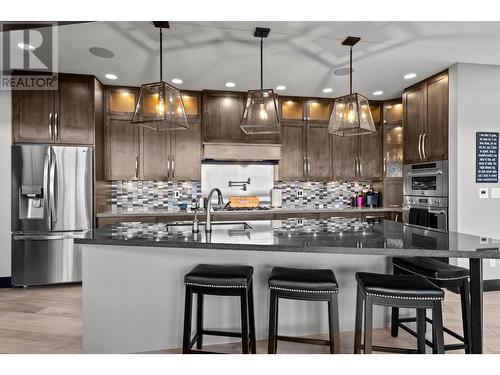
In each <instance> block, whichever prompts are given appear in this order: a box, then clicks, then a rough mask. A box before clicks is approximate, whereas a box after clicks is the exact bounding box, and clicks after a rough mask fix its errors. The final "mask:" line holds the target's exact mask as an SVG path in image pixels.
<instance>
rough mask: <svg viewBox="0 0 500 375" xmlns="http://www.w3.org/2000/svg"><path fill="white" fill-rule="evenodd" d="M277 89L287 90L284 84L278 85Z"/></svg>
mask: <svg viewBox="0 0 500 375" xmlns="http://www.w3.org/2000/svg"><path fill="white" fill-rule="evenodd" d="M276 90H278V91H283V90H286V86H283V85H279V86H276Z"/></svg>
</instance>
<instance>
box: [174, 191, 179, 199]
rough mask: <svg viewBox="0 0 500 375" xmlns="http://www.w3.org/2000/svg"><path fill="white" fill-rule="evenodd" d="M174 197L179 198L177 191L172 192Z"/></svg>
mask: <svg viewBox="0 0 500 375" xmlns="http://www.w3.org/2000/svg"><path fill="white" fill-rule="evenodd" d="M174 197H175V198H179V197H180V193H179V192H178V191H177V190H176V191H174Z"/></svg>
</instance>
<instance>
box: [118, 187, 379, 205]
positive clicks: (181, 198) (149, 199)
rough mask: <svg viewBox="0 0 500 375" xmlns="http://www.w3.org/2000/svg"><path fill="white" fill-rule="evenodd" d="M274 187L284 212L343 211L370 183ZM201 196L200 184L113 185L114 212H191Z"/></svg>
mask: <svg viewBox="0 0 500 375" xmlns="http://www.w3.org/2000/svg"><path fill="white" fill-rule="evenodd" d="M274 187H275V188H278V189H282V207H284V208H337V207H338V208H341V207H345V206H347V204H348V202H349V199H350V197H351V196H352V195H353V194H354V193H358V192H360V191H361V190H363V189H368V188H369V187H370V183H369V182H346V181H330V182H318V181H314V182H304V181H275V183H274ZM300 191H302V196H298V193H299V192H300ZM176 192H177V195H176ZM201 196H202V194H201V182H200V181H168V182H162V181H113V183H112V185H111V204H112V210H113V211H133V210H153V209H163V210H177V209H178V204H179V203H187V204H188V209H189V208H190V206H191V202H192V201H193V199H199V198H200V197H201ZM224 198H225V199H227V197H224Z"/></svg>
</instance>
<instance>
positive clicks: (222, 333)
mask: <svg viewBox="0 0 500 375" xmlns="http://www.w3.org/2000/svg"><path fill="white" fill-rule="evenodd" d="M201 334H202V335H209V336H227V337H239V338H241V337H243V335H242V334H241V333H240V332H227V331H216V330H212V329H204V330H203V331H201Z"/></svg>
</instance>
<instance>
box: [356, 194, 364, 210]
mask: <svg viewBox="0 0 500 375" xmlns="http://www.w3.org/2000/svg"><path fill="white" fill-rule="evenodd" d="M356 205H357V206H358V208H361V207H363V194H361V193H359V195H358V197H357V199H356Z"/></svg>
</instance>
